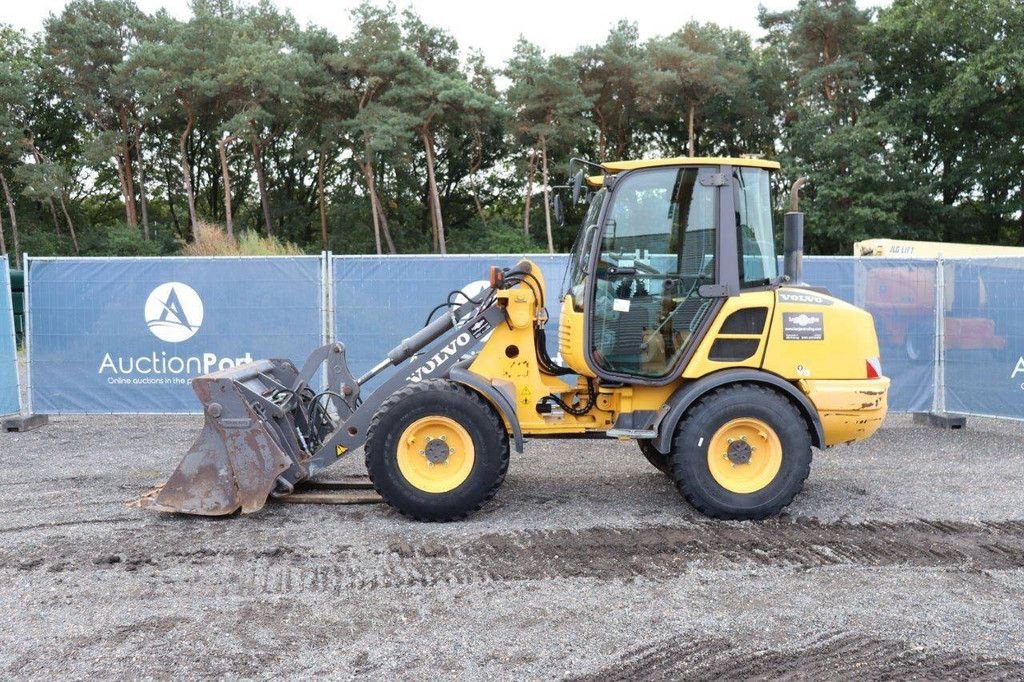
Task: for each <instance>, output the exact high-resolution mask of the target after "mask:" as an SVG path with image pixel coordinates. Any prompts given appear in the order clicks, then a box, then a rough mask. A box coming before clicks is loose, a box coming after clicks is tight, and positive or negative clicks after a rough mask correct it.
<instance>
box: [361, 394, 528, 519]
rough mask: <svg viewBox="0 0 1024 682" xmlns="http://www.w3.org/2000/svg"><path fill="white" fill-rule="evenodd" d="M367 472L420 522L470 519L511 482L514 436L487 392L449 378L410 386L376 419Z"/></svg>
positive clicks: (377, 486)
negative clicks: (510, 437)
mask: <svg viewBox="0 0 1024 682" xmlns="http://www.w3.org/2000/svg"><path fill="white" fill-rule="evenodd" d="M364 451H365V454H366V470H367V472H368V473H369V476H370V480H371V481H372V482H373V487H374V488H375V489H376V490H377V492H378V493H380V495H381V497H383V498H384V501H385V502H387V503H388V504H389V505H391V506H392V507H394V508H395V509H396V510H398V511H399V512H401V513H402V514H403V515H405V516H408V517H410V518H413V519H416V520H419V521H453V520H456V519H462V518H465V517H466V516H467V515H469V514H471V513H472V512H474V511H476V510H478V509H480V507H481V506H483V504H484V502H486V501H487V500H489V499H490V498H492V497H493V496H494V494H495V492H497V489H498V487H499V486H500V485H501V483H502V482H503V481H504V479H505V473H506V472H507V470H508V462H509V444H508V435H507V434H506V432H505V428H504V426H503V425H502V422H501V420H500V419H499V418H498V416H497V415H496V414H495V412H494V410H493V409H492V408H491V406H490V404H489V403H487V401H486V400H484V398H482V397H481V396H480V395H479V394H477V393H475V392H473V391H471V390H469V389H467V388H465V387H463V386H461V385H458V384H454V383H451V382H449V381H444V380H433V381H424V382H420V383H416V384H410V385H408V386H406V387H404V388H402V389H401V390H399V391H396V392H395V394H394V395H392V396H391V397H390V398H388V399H387V400H386V401H384V403H383V404H382V405H381V406H380V409H378V410H377V414H376V415H374V417H373V420H372V421H371V422H370V427H369V431H368V436H367V440H366V446H365V448H364Z"/></svg>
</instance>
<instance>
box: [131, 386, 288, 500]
mask: <svg viewBox="0 0 1024 682" xmlns="http://www.w3.org/2000/svg"><path fill="white" fill-rule="evenodd" d="M193 388H194V389H195V392H196V394H197V395H198V396H199V398H200V400H202V402H203V405H204V408H205V409H204V412H205V415H206V422H205V424H204V425H203V430H202V433H200V434H199V438H197V439H196V441H195V443H193V445H192V447H191V449H190V450H189V451H188V453H187V454H186V455H185V457H184V459H182V460H181V463H180V464H179V465H178V467H177V469H175V470H174V473H172V474H171V476H170V478H168V479H167V481H166V482H165V483H164V484H163V485H162V486H159V487H157V488H154V489H153V490H151V491H150V492H148V493H146V494H145V495H143V496H142V497H141V498H140V499H139V500H138V505H139V506H140V507H143V508H146V509H153V510H156V511H170V512H182V513H186V514H200V515H204V516H219V515H224V514H233V513H234V512H236V511H238V510H239V509H241V510H242V513H251V512H254V511H257V510H259V509H261V508H262V507H263V505H264V504H265V503H266V501H267V497H268V496H269V495H270V493H271V491H272V490H273V489H274V485H275V481H276V480H277V477H278V476H279V475H281V474H282V473H283V472H285V471H286V470H287V469H288V468H289V467H291V465H292V460H291V458H290V457H289V456H288V455H287V454H286V453H285V451H284V450H283V449H282V448H281V446H280V445H279V444H278V442H277V441H276V440H275V438H274V436H273V434H272V433H271V431H270V428H269V427H268V425H267V423H266V422H265V421H264V420H263V419H261V418H260V417H259V416H258V415H257V414H256V412H255V411H254V410H253V409H252V407H251V406H250V405H249V404H248V403H247V401H246V399H245V397H244V396H243V394H242V392H241V391H240V390H239V388H238V385H237V384H236V383H235V381H234V380H232V379H231V378H227V377H222V376H207V377H200V378H198V379H196V380H194V382H193Z"/></svg>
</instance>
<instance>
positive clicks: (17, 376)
mask: <svg viewBox="0 0 1024 682" xmlns="http://www.w3.org/2000/svg"><path fill="white" fill-rule="evenodd" d="M0 271H2V272H3V280H2V282H0V285H2V286H3V290H4V291H5V292H6V294H3V295H6V296H7V298H8V302H9V303H10V305H9V306H8V308H9V310H8V318H9V319H8V321H9V322H10V325H11V349H12V350H13V353H14V357H13V358H11V360H12V361H13V362H14V406H15V408H16V411H15V412H0V414H17V413H18V412H21V371H20V369H19V368H18V341H17V338H16V336H15V333H14V299H13V296H12V295H11V265H10V263H9V262H8V260H7V257H6V256H4V258H3V268H0ZM3 361H4V360H3V358H0V362H3Z"/></svg>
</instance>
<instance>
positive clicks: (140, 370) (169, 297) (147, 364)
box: [99, 282, 252, 385]
mask: <svg viewBox="0 0 1024 682" xmlns="http://www.w3.org/2000/svg"><path fill="white" fill-rule="evenodd" d="M143 312H144V317H145V321H146V326H147V327H149V331H150V332H152V334H153V336H155V337H156V338H158V339H160V340H161V341H164V342H166V343H180V342H182V341H187V340H188V339H191V338H192V337H193V336H195V335H196V332H198V331H199V327H200V326H202V324H203V317H204V310H203V299H201V298H199V294H197V293H196V290H195V289H193V288H192V287H190V286H189V285H187V284H182V283H181V282H166V283H165V284H161V285H160V286H158V287H157V288H156V289H153V291H151V292H150V294H149V297H148V298H147V299H146V305H145V306H144V311H143ZM249 362H252V354H251V353H250V352H248V351H246V352H245V353H244V354H242V355H241V356H238V357H231V356H228V357H221V356H219V355H217V354H216V353H209V352H199V353H195V354H193V355H188V356H180V355H177V354H175V353H174V352H173V351H171V352H168V351H166V350H159V351H152V352H149V353H146V354H143V355H115V354H112V353H104V354H103V357H102V358H101V359H100V366H99V374H100V375H103V376H105V377H106V381H107V383H108V384H111V385H119V384H165V385H173V384H187V383H188V382H189V378H190V377H195V376H200V375H203V374H209V373H210V372H216V371H217V370H222V369H229V368H232V367H237V366H238V365H243V364H246V363H249Z"/></svg>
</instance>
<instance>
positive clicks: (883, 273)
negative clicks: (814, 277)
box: [854, 258, 937, 412]
mask: <svg viewBox="0 0 1024 682" xmlns="http://www.w3.org/2000/svg"><path fill="white" fill-rule="evenodd" d="M935 276H936V265H935V263H934V262H933V261H924V260H911V259H891V258H885V259H882V258H858V259H856V260H855V267H854V288H855V297H854V303H855V304H856V305H858V306H860V307H862V308H864V309H865V310H867V311H868V312H869V313H871V314H872V316H873V317H874V318H875V330H876V331H877V333H878V345H879V348H880V350H881V353H882V370H883V371H884V373H885V375H886V376H888V377H889V378H890V379H891V380H892V386H891V387H890V388H889V409H890V410H891V411H893V412H929V411H931V410H932V408H933V405H934V402H935V327H936V322H935V318H936V314H937V313H936V300H937V299H936V295H935V293H936V287H935Z"/></svg>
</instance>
